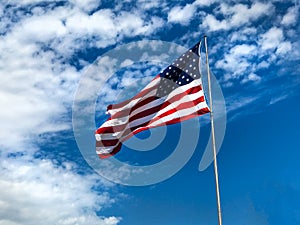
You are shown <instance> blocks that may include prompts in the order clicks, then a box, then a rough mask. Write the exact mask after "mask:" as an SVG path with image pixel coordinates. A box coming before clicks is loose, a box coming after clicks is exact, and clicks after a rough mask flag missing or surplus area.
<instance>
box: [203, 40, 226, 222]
mask: <svg viewBox="0 0 300 225" xmlns="http://www.w3.org/2000/svg"><path fill="white" fill-rule="evenodd" d="M206 39H207V37H206V36H204V43H205V52H206V69H207V81H208V92H209V107H210V124H211V137H212V148H213V153H214V170H215V180H216V194H217V204H218V220H219V225H222V214H221V200H220V190H219V174H218V165H217V151H216V140H215V128H214V114H213V104H212V95H211V81H210V70H209V63H208V47H207V40H206Z"/></svg>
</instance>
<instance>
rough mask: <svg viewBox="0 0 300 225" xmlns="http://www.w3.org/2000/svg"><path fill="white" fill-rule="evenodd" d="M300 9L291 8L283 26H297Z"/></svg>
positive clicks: (282, 21) (285, 16) (282, 22)
mask: <svg viewBox="0 0 300 225" xmlns="http://www.w3.org/2000/svg"><path fill="white" fill-rule="evenodd" d="M298 14H299V7H297V6H294V7H290V8H289V9H288V11H287V13H286V14H285V15H284V16H283V18H282V20H281V24H282V25H285V26H290V25H295V23H296V22H297V19H298Z"/></svg>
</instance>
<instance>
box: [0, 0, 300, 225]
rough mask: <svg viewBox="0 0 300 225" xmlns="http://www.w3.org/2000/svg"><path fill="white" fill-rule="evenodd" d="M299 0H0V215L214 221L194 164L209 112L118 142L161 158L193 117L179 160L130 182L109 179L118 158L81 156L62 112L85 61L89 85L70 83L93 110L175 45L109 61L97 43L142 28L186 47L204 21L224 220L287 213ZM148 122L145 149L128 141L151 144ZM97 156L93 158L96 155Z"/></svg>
mask: <svg viewBox="0 0 300 225" xmlns="http://www.w3.org/2000/svg"><path fill="white" fill-rule="evenodd" d="M299 5H300V2H299V1H297V0H294V1H281V0H272V1H258V0H254V1H229V0H226V1H222V2H218V1H215V0H198V1H165V0H158V1H130V0H128V1H123V2H119V1H104V0H102V1H101V0H86V1H80V0H70V1H64V0H62V1H51V0H48V1H42V0H22V1H19V0H4V1H2V2H1V4H0V28H1V29H0V79H1V82H0V106H1V110H0V124H1V129H0V168H1V173H0V189H1V192H0V225H2V224H3V225H20V224H22V225H29V224H41V225H44V224H45V225H46V224H47V225H48V224H57V225H63V224H64V225H66V224H67V225H68V224H72V225H73V224H78V225H81V224H90V225H94V224H97V225H117V224H118V225H150V224H151V225H152V224H158V225H195V224H207V225H210V224H217V209H216V197H215V183H214V172H213V166H212V165H210V166H209V167H208V168H207V169H205V170H204V171H199V169H198V167H199V162H200V161H201V159H202V156H203V153H204V151H205V148H206V146H207V144H208V140H209V135H210V127H209V124H208V123H207V120H208V116H203V117H201V118H199V119H194V120H191V121H187V122H186V123H183V124H177V125H172V126H169V127H167V128H161V129H154V130H153V131H151V132H148V131H146V132H143V133H141V134H139V135H137V137H134V138H135V139H133V141H132V142H130V141H129V142H128V143H127V145H126V146H124V148H123V149H122V151H121V152H120V153H119V154H118V155H117V156H116V158H115V159H117V160H119V161H121V163H122V165H125V164H129V165H152V164H153V163H156V162H159V161H160V160H163V159H165V158H168V155H170V154H171V153H172V151H173V150H174V148H176V145H177V142H178V139H179V138H180V137H181V136H182V133H180V132H181V131H182V129H183V130H185V134H186V135H187V136H189V137H190V139H188V138H186V139H185V140H184V141H185V142H186V143H187V147H188V144H189V143H191V142H192V141H191V140H192V137H194V136H195V134H197V132H198V130H197V129H198V128H199V127H197V126H196V125H195V124H197V123H198V122H199V121H200V123H201V124H202V125H201V129H200V130H201V131H200V134H199V135H197V137H199V140H198V141H197V143H196V146H195V147H194V149H192V150H194V151H193V152H192V153H191V154H192V155H191V158H190V159H188V160H187V163H186V164H185V165H184V166H183V167H182V169H180V170H179V171H178V172H177V173H175V174H174V175H172V176H171V177H170V178H169V179H166V180H163V181H162V182H158V183H154V184H151V185H147V186H138V187H136V186H130V185H129V186H124V185H120V184H117V183H114V182H112V181H111V180H114V179H115V177H118V176H120V177H121V178H122V179H123V178H124V177H123V176H125V175H128V174H126V170H124V171H119V172H120V173H116V172H115V171H113V170H112V173H111V179H110V180H107V179H106V178H103V177H102V176H100V175H99V173H98V172H99V171H98V172H97V171H96V170H94V169H95V168H93V167H92V166H90V165H89V164H88V163H87V161H86V159H85V158H84V157H83V156H82V154H81V153H82V149H81V148H80V147H79V145H78V142H76V139H75V138H76V132H75V131H74V130H76V128H74V121H73V123H72V115H73V116H74V108H72V107H73V106H74V105H73V104H74V102H75V103H76V98H77V99H78V89H79V88H80V85H81V84H82V82H83V80H84V79H86V76H87V74H91V73H93V72H96V73H95V74H97V76H96V77H95V80H92V81H93V82H92V84H96V85H99V86H97V87H101V88H99V90H98V93H97V95H92V94H91V93H92V92H89V90H87V92H86V93H83V95H85V97H86V96H89V94H90V95H91V98H95V99H96V100H97V101H96V120H97V123H100V122H99V121H101V120H103V119H104V116H102V115H103V112H104V109H105V107H106V105H107V104H109V103H113V102H116V101H120V100H121V99H122V98H126V97H127V96H129V95H131V94H132V95H133V94H134V93H133V92H134V91H137V90H138V89H141V88H143V85H145V84H147V82H149V81H150V80H151V78H152V77H154V76H155V75H156V74H157V73H158V72H159V71H160V70H161V69H163V68H164V66H166V65H168V63H171V60H170V59H174V58H176V57H177V56H179V55H180V53H181V52H182V48H180V47H178V48H175V49H169V51H168V52H166V54H165V55H164V54H161V55H160V57H159V58H158V59H159V60H160V61H159V60H158V61H157V58H153V57H152V56H153V55H152V53H151V49H148V50H147V51H145V52H144V53H145V54H143V55H142V56H141V57H140V58H138V59H137V61H138V60H140V61H141V63H138V62H133V61H132V60H131V59H129V55H128V58H126V55H123V56H122V57H124V58H123V61H122V63H121V65H122V66H123V68H122V69H119V70H118V71H115V69H116V67H113V66H112V65H114V62H115V61H114V60H111V59H110V58H108V57H104V56H105V54H107V53H109V52H113V51H115V49H118V48H122V46H123V48H124V46H126V47H125V48H126V50H129V49H130V48H129V47H128V46H129V45H130V44H133V45H135V46H137V43H148V44H149V43H150V40H151V41H155V42H151V43H154V44H153V48H155V47H157V46H158V47H159V45H157V46H156V45H155V43H156V44H157V43H158V42H161V41H162V42H164V43H169V44H170V43H171V44H175V45H176V46H182V47H185V48H189V47H192V46H193V45H194V44H195V43H196V42H198V41H199V39H200V38H201V37H202V36H203V35H204V34H206V35H207V36H208V44H209V52H210V55H209V56H210V67H211V70H212V72H213V74H214V76H215V77H216V79H217V81H218V83H217V85H219V87H220V88H221V90H222V93H223V96H224V101H225V104H226V116H227V121H226V132H225V136H224V140H223V143H222V146H221V148H220V150H219V153H218V166H219V181H220V189H221V205H222V212H223V222H224V225H226V224H233V225H235V224H236V225H240V224H243V225H253V224H255V225H285V224H286V225H294V224H295V225H296V224H300V216H299V215H300V203H299V200H300V179H299V172H298V171H299V169H300V165H299V157H300V153H299V146H300V139H299V127H300V120H299V113H300V106H299V94H300V87H299V84H300V78H299V74H300V69H299V64H300V51H299V49H300V42H299V40H298V39H299V37H298V36H299V31H300V27H299ZM140 46H142V45H140ZM158 49H159V48H158ZM135 55H137V52H132V53H131V55H130V56H131V57H133V56H135ZM98 57H100V58H98ZM117 57H119V58H121V56H120V55H119V56H117ZM155 60H156V61H155ZM145 61H147V62H146V63H145ZM97 63H98V64H97ZM95 65H96V67H95ZM95 68H96V70H95ZM108 76H109V79H107V77H108ZM85 81H86V80H85ZM87 84H89V82H87ZM216 105H218V104H217V103H216ZM88 106H89V105H87V106H85V107H87V108H88V109H89V110H92V111H93V110H94V109H95V108H93V107H94V105H91V107H90V108H89V107H88ZM219 109H220V108H218V107H216V114H218V110H219ZM94 111H95V110H94ZM89 112H90V111H89ZM83 113H85V111H83ZM94 113H95V112H94ZM73 119H74V117H73ZM93 119H94V118H93ZM184 127H185V128H184ZM95 128H96V127H87V128H86V129H87V130H91V131H93V130H95ZM164 132H165V133H164ZM155 134H158V135H157V136H156V138H158V139H159V138H160V139H162V140H161V144H160V145H158V146H155V148H154V149H153V151H149V152H145V151H141V152H136V151H134V148H143V147H146V148H147V147H149V146H152V144H153V140H154V139H153V138H154V137H155ZM89 138H94V137H93V132H91V135H90V136H89ZM160 139H159V140H160ZM89 140H90V139H89ZM77 141H78V140H77ZM147 141H148V143H147ZM132 143H133V144H132ZM184 150H185V149H182V151H183V152H184ZM186 151H187V150H186ZM92 153H93V154H94V149H91V154H92ZM184 154H186V153H184ZM175 164H176V162H175ZM99 165H101V166H103V167H101V168H105V165H106V164H105V162H104V161H101V160H99ZM125 168H126V167H125ZM106 169H107V170H109V168H106ZM164 173H166V172H165V171H164V170H163V169H162V170H161V174H164ZM154 175H155V176H156V175H158V174H153V176H154ZM128 176H130V174H129V175H128ZM121 178H120V179H121Z"/></svg>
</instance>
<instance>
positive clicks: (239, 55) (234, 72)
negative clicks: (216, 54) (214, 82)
mask: <svg viewBox="0 0 300 225" xmlns="http://www.w3.org/2000/svg"><path fill="white" fill-rule="evenodd" d="M256 53H257V47H256V46H254V45H247V44H241V45H236V46H234V47H232V48H231V49H230V50H229V52H228V53H226V54H225V55H224V58H223V59H221V60H219V61H217V62H216V64H215V65H216V67H217V68H221V69H224V70H226V71H228V72H230V74H231V75H230V76H227V78H226V77H224V78H226V79H225V81H228V80H230V79H234V78H238V77H240V76H243V75H245V74H248V73H249V72H248V71H249V68H251V63H250V62H249V61H248V60H249V59H251V58H252V57H253V56H254V55H255V54H256Z"/></svg>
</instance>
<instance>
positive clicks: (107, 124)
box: [100, 98, 164, 128]
mask: <svg viewBox="0 0 300 225" xmlns="http://www.w3.org/2000/svg"><path fill="white" fill-rule="evenodd" d="M163 102H164V99H163V98H159V99H156V100H154V101H151V102H149V103H148V104H146V105H143V106H141V107H139V108H137V109H136V110H135V111H133V112H132V113H130V115H128V116H124V117H121V118H115V119H111V120H107V121H105V122H104V123H103V124H102V125H101V127H100V128H103V127H112V126H115V125H122V124H126V123H128V120H129V118H130V117H132V116H134V115H136V114H137V113H139V112H142V111H145V110H147V109H151V108H153V107H155V106H158V105H160V104H162V103H163Z"/></svg>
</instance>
